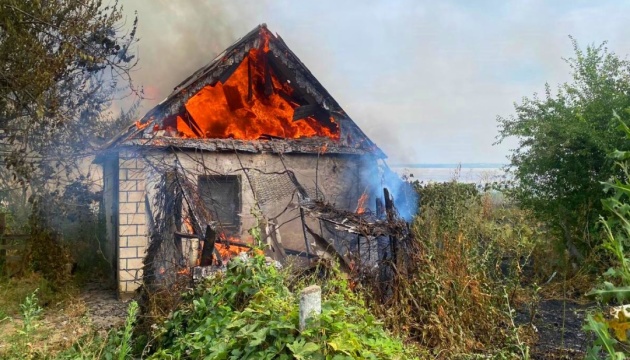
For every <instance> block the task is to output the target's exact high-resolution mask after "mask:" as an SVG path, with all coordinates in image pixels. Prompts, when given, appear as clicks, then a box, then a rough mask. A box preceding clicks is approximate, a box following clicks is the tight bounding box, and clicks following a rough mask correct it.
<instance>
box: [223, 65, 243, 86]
mask: <svg viewBox="0 0 630 360" xmlns="http://www.w3.org/2000/svg"><path fill="white" fill-rule="evenodd" d="M239 65H241V62H240V61H234V63H233V64H232V65H230V66H229V67H228V68H227V69H226V70H224V71H223V73H222V74H221V76H220V77H219V81H220V82H221V84H225V82H226V81H227V80H228V79H229V78H230V76H232V74H234V71H236V69H237V68H238V67H239Z"/></svg>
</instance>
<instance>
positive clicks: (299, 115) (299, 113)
mask: <svg viewBox="0 0 630 360" xmlns="http://www.w3.org/2000/svg"><path fill="white" fill-rule="evenodd" d="M317 107H318V106H317V105H302V106H298V107H296V108H295V110H293V119H292V120H293V121H297V120H301V119H304V118H307V117H309V116H313V115H315V111H317Z"/></svg>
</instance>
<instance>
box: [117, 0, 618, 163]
mask: <svg viewBox="0 0 630 360" xmlns="http://www.w3.org/2000/svg"><path fill="white" fill-rule="evenodd" d="M122 5H123V7H124V12H125V14H126V16H127V23H131V22H132V19H133V16H134V14H135V13H136V12H137V15H138V18H139V25H138V37H139V38H140V41H139V42H138V45H137V46H136V49H135V50H136V53H137V54H138V56H139V59H140V61H139V66H138V68H137V69H136V71H135V72H134V73H133V76H134V81H135V83H136V85H142V86H143V87H144V89H145V94H146V96H147V97H149V99H147V100H144V104H143V109H142V110H141V112H146V111H147V110H149V109H150V108H151V107H152V106H154V105H156V104H157V103H159V102H160V101H161V100H162V99H164V98H165V97H166V96H167V95H168V94H169V93H170V92H171V91H172V89H173V88H174V87H175V86H176V85H177V84H179V83H180V82H181V81H182V80H184V79H185V78H186V77H188V76H189V75H190V74H192V73H193V72H194V71H195V70H197V69H198V68H199V67H201V66H203V65H205V64H207V63H208V62H210V61H211V60H212V59H213V58H214V57H215V56H216V55H217V54H219V53H220V52H221V51H223V50H224V49H225V48H226V47H228V46H229V45H230V44H232V43H233V42H234V41H236V40H237V39H238V38H240V37H241V36H244V35H245V34H246V33H247V32H249V31H250V30H251V29H253V28H254V27H255V26H256V25H258V24H260V23H266V24H267V25H268V28H269V29H270V30H271V31H272V32H275V33H278V34H279V35H280V36H282V38H283V39H284V41H285V42H286V43H287V45H288V46H289V47H290V48H291V49H292V50H293V52H294V53H295V54H296V55H297V56H298V57H299V58H300V59H301V60H302V62H303V63H304V64H305V65H306V66H307V67H308V68H309V69H310V70H311V72H312V73H313V74H314V75H315V77H316V78H317V79H318V80H319V81H320V83H321V84H322V85H323V86H324V87H325V88H326V89H327V90H328V92H329V93H330V94H331V95H332V96H333V97H334V98H335V99H336V100H337V102H338V103H339V104H340V105H341V107H342V108H343V109H344V110H345V111H346V112H347V113H348V114H349V115H350V117H351V118H352V119H353V120H354V121H355V122H356V123H357V125H358V126H359V127H360V128H361V129H362V130H363V131H364V132H365V133H366V134H367V135H368V137H370V138H371V139H372V140H373V141H374V142H375V143H376V144H377V145H378V146H379V147H381V149H383V150H384V151H385V153H386V154H387V155H388V157H389V162H390V163H394V164H395V163H506V162H507V160H506V156H507V155H508V153H509V149H510V148H513V147H514V145H515V142H514V141H513V140H511V141H507V142H504V143H503V144H500V145H493V143H495V142H496V136H497V133H498V128H497V116H504V117H505V116H510V115H511V114H513V112H514V111H513V109H514V102H520V100H521V99H522V98H523V97H531V96H532V95H533V94H534V93H542V92H543V90H544V85H545V83H549V84H550V85H551V86H552V87H554V88H555V87H557V85H558V84H560V83H562V82H565V81H569V80H570V73H569V67H568V65H567V64H566V63H565V62H564V60H563V58H568V57H571V56H572V54H573V49H572V44H571V40H570V39H569V36H570V35H571V36H573V37H574V38H575V39H576V40H577V41H578V43H579V45H580V47H582V48H584V47H586V46H587V45H589V44H596V45H599V44H600V43H602V42H603V41H608V48H609V49H610V50H612V51H613V52H615V53H616V54H618V55H619V56H621V57H626V55H627V54H630V1H612V0H611V1H606V0H599V1H579V0H573V1H560V0H558V1H541V0H529V1H526V0H515V1H482V0H478V1H468V0H461V1H455V0H451V1H449V0H442V1H421V0H389V1H386V0H362V1H360V0H335V1H332V0H318V1H302V0H300V1H297V0H291V1H290V0H277V1H271V0H256V1H254V0H250V1H244V0H177V1H174V0H123V1H122Z"/></svg>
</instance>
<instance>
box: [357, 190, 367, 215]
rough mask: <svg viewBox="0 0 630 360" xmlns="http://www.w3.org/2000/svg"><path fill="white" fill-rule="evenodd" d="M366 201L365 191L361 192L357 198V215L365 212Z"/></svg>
mask: <svg viewBox="0 0 630 360" xmlns="http://www.w3.org/2000/svg"><path fill="white" fill-rule="evenodd" d="M367 199H368V194H367V191H365V192H363V194H362V195H361V196H360V197H359V201H358V202H357V211H356V213H357V214H363V213H364V212H365V202H366V201H367Z"/></svg>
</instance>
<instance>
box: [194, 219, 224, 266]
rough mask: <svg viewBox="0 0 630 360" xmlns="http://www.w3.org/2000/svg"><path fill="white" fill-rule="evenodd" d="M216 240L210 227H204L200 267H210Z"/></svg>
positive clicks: (214, 233)
mask: <svg viewBox="0 0 630 360" xmlns="http://www.w3.org/2000/svg"><path fill="white" fill-rule="evenodd" d="M216 238H217V232H216V231H214V229H212V227H211V226H210V225H208V226H206V236H205V239H204V241H203V248H202V249H201V260H200V262H199V265H200V266H210V265H212V254H213V253H214V251H215V249H214V242H215V240H216ZM217 260H218V261H221V258H220V257H217Z"/></svg>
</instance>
